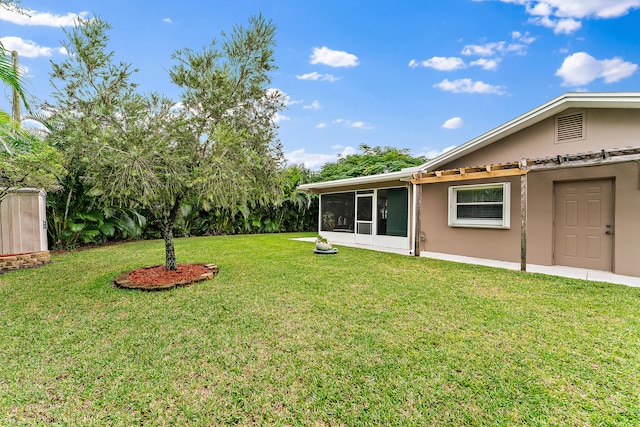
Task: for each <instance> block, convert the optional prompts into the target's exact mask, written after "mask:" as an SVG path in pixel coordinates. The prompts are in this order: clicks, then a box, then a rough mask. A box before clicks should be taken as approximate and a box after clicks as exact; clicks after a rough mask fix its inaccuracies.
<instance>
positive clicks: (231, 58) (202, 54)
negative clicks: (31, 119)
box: [51, 16, 284, 269]
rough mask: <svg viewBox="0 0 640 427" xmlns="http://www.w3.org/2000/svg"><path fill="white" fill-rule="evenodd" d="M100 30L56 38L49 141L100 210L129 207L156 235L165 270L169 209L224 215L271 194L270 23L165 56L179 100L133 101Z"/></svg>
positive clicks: (169, 264)
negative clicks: (144, 215) (60, 44)
mask: <svg viewBox="0 0 640 427" xmlns="http://www.w3.org/2000/svg"><path fill="white" fill-rule="evenodd" d="M110 29H111V27H110V26H109V24H108V23H107V22H105V21H103V20H102V19H101V18H99V17H96V18H93V19H91V20H80V21H79V22H78V24H77V25H76V26H75V27H74V28H73V29H72V30H70V31H68V32H67V38H68V40H67V41H66V42H65V47H66V48H67V50H68V51H69V53H70V54H69V56H68V57H67V59H66V60H65V61H63V62H62V63H60V64H53V72H52V84H53V86H54V90H55V92H54V98H55V104H54V105H53V106H51V111H52V112H53V118H52V120H53V122H54V124H55V126H54V129H55V130H54V133H53V134H52V138H53V139H54V140H55V141H56V143H58V144H60V146H61V147H63V149H64V150H65V152H66V153H67V156H68V159H69V161H70V162H71V167H73V168H74V169H75V170H77V171H81V173H79V176H82V177H83V182H84V183H85V184H86V185H88V186H90V188H91V190H90V194H93V195H95V196H98V197H100V199H101V200H102V201H103V202H104V203H105V204H114V203H119V204H124V205H130V204H134V203H135V204H138V205H139V206H141V207H142V208H144V209H146V212H148V213H149V214H150V215H151V222H150V224H151V225H152V226H155V227H156V228H157V229H158V230H159V231H161V233H162V235H163V238H164V241H165V250H166V268H167V269H175V268H176V259H175V253H174V248H173V232H172V230H173V227H174V224H175V222H176V218H177V215H178V213H179V210H180V207H181V204H182V203H183V202H186V201H188V202H189V203H193V201H194V200H195V201H196V203H198V204H199V205H201V206H203V207H205V208H208V209H211V208H215V209H229V208H237V207H238V206H244V205H247V204H250V203H255V201H256V200H257V201H258V202H263V203H268V202H269V201H272V200H275V199H276V198H277V197H278V195H279V188H280V181H279V177H280V176H281V174H279V173H278V172H279V169H280V166H281V165H282V163H283V162H282V160H283V159H282V151H281V147H280V144H279V143H278V141H277V139H276V134H275V130H276V125H275V121H274V120H273V119H274V116H275V114H276V113H277V112H278V111H280V110H282V109H283V108H284V99H283V96H282V94H281V93H279V92H277V91H270V90H269V88H268V85H269V84H270V82H271V80H270V76H269V72H270V71H272V70H274V69H275V68H276V66H275V63H274V58H273V46H274V44H275V25H274V24H273V23H272V22H271V21H267V20H265V19H264V18H263V17H262V16H257V17H252V18H250V19H249V25H248V27H247V28H245V27H243V26H236V27H234V28H233V30H232V32H231V33H230V35H229V36H227V35H226V34H225V33H222V39H221V41H218V40H216V39H214V40H213V41H212V42H211V44H210V45H209V46H207V47H204V48H203V49H202V50H193V49H190V48H185V49H182V50H179V51H177V52H176V53H175V54H174V55H173V58H174V59H175V60H176V61H177V63H176V64H175V65H174V67H173V68H172V69H171V70H170V72H169V74H170V77H171V80H172V81H173V82H174V83H175V84H177V85H178V86H179V87H180V88H181V89H182V91H183V92H182V95H181V99H180V102H179V103H178V102H175V101H173V100H170V99H168V98H166V97H164V96H162V95H160V94H148V95H142V94H139V93H137V92H136V85H135V84H134V83H132V82H131V77H132V75H133V74H134V73H135V69H133V67H132V66H131V65H130V64H125V63H117V62H115V59H114V57H115V54H114V52H112V51H108V50H107V46H108V41H109V38H108V35H107V32H108V31H109V30H110Z"/></svg>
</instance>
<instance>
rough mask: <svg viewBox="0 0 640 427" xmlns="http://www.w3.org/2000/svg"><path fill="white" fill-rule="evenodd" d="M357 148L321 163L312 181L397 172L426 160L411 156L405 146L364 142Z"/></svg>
mask: <svg viewBox="0 0 640 427" xmlns="http://www.w3.org/2000/svg"><path fill="white" fill-rule="evenodd" d="M359 148H360V151H361V153H357V154H350V155H348V156H344V157H340V158H339V159H338V161H336V162H332V163H326V164H325V165H323V166H322V168H321V169H320V171H319V172H318V173H317V174H315V175H314V177H313V181H315V182H319V181H333V180H336V179H345V178H357V177H359V176H367V175H376V174H379V173H385V172H397V171H399V170H401V169H404V168H408V167H412V166H419V165H421V164H422V163H424V162H426V160H427V159H426V158H425V157H422V156H419V157H413V156H411V154H410V153H409V150H408V149H406V148H395V147H370V146H368V145H366V144H361V145H360V147H359Z"/></svg>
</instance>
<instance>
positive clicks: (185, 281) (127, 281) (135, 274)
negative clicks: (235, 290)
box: [113, 264, 220, 291]
mask: <svg viewBox="0 0 640 427" xmlns="http://www.w3.org/2000/svg"><path fill="white" fill-rule="evenodd" d="M219 271H220V270H219V269H218V266H217V265H215V264H178V269H177V270H175V271H171V270H167V269H165V266H164V265H154V266H153V267H145V268H139V269H137V270H131V271H125V272H124V273H120V274H119V275H118V276H117V277H116V278H115V279H114V281H113V283H114V284H115V286H117V287H119V288H126V289H141V290H145V291H159V290H166V289H171V288H175V287H178V286H189V285H192V284H194V283H196V282H201V281H203V280H207V279H211V278H212V277H213V276H215V275H216V274H218V272H219Z"/></svg>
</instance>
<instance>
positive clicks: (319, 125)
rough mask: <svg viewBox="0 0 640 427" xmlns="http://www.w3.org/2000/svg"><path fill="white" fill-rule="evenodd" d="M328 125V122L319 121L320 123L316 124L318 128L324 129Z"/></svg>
mask: <svg viewBox="0 0 640 427" xmlns="http://www.w3.org/2000/svg"><path fill="white" fill-rule="evenodd" d="M326 127H327V124H326V123H318V124H317V125H316V129H324V128H326Z"/></svg>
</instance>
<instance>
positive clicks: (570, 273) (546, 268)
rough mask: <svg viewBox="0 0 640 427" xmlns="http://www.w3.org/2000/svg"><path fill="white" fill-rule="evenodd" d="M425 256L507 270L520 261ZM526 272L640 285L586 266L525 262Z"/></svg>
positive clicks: (639, 281)
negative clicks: (576, 266) (575, 266)
mask: <svg viewBox="0 0 640 427" xmlns="http://www.w3.org/2000/svg"><path fill="white" fill-rule="evenodd" d="M420 256H422V257H425V258H433V259H442V260H446V261H454V262H463V263H465V264H476V265H485V266H488V267H498V268H506V269H508V270H520V263H516V262H506V261H496V260H492V259H483V258H472V257H466V256H459V255H450V254H442V253H438V252H424V251H423V252H420ZM527 272H529V273H542V274H548V275H550V276H560V277H569V278H572V279H582V280H592V281H596V282H608V283H615V284H618V285H627V286H633V287H640V277H633V276H623V275H621V274H613V273H612V272H610V271H600V270H589V269H586V268H574V267H564V266H561V265H536V264H527Z"/></svg>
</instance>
